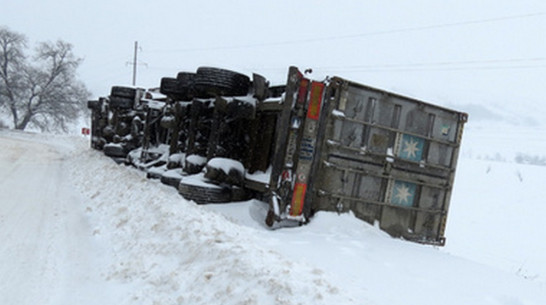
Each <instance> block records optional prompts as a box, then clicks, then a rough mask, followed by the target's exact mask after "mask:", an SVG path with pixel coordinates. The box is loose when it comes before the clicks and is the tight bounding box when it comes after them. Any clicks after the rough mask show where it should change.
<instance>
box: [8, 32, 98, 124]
mask: <svg viewBox="0 0 546 305" xmlns="http://www.w3.org/2000/svg"><path fill="white" fill-rule="evenodd" d="M25 48H26V39H25V37H24V36H23V35H21V34H18V33H14V32H11V31H9V30H8V29H5V28H0V69H1V71H0V107H3V108H4V109H8V110H9V113H10V115H11V117H12V120H13V126H14V128H15V129H20V130H24V129H25V128H27V127H28V126H33V127H37V128H40V129H41V130H52V129H54V130H57V129H61V130H64V131H66V130H67V124H68V123H69V122H71V121H74V120H75V119H77V118H78V117H79V115H80V114H81V113H82V111H85V109H86V107H85V102H86V100H87V98H88V96H89V95H90V94H89V91H88V90H87V89H86V88H85V85H84V84H83V83H82V82H80V81H78V80H77V77H76V69H77V68H78V66H79V64H80V63H81V59H78V58H76V57H75V56H74V54H73V53H72V45H71V44H69V43H66V42H64V41H57V42H55V43H51V42H45V43H40V44H39V45H38V47H37V48H36V53H35V55H34V56H33V57H32V62H31V63H29V60H28V58H27V57H26V56H25V54H24V49H25Z"/></svg>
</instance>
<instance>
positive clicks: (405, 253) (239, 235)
mask: <svg viewBox="0 0 546 305" xmlns="http://www.w3.org/2000/svg"><path fill="white" fill-rule="evenodd" d="M471 130H472V129H471ZM468 135H469V141H468V143H472V142H473V141H475V140H476V138H475V137H474V136H473V133H472V132H469V134H468ZM87 140H88V139H87V138H82V137H60V136H50V135H42V134H26V133H15V132H7V131H0V168H1V170H0V240H2V243H1V246H0V304H79V305H87V304H89V305H91V304H385V305H386V304H388V305H393V304H457V305H460V304H499V305H510V304H525V305H531V304H537V305H539V304H546V246H545V243H544V242H543V234H542V232H541V228H542V227H543V223H544V219H545V216H546V205H544V199H543V198H545V197H546V189H545V188H544V184H543V177H544V176H545V175H546V167H544V166H532V165H522V164H516V163H514V162H509V161H506V162H498V161H494V160H489V159H485V158H483V157H480V158H478V157H477V155H478V154H480V155H482V152H479V151H477V149H476V148H474V150H473V152H472V154H470V153H469V151H468V150H469V149H470V147H467V146H465V147H464V149H463V153H462V154H461V159H460V162H459V169H458V173H457V177H456V184H455V189H454V194H453V198H452V201H451V208H450V215H449V217H448V225H447V233H446V236H447V238H448V239H447V246H446V247H445V248H435V247H431V246H423V245H419V244H414V243H410V242H406V241H402V240H398V239H393V238H391V237H389V236H388V235H386V234H385V233H383V232H381V231H380V230H379V229H377V228H376V227H374V226H371V225H369V224H367V223H364V222H362V221H360V220H358V219H356V218H355V217H354V216H352V215H350V214H343V215H337V214H335V213H326V212H320V213H318V214H317V215H315V217H314V218H313V219H312V221H311V222H310V223H309V224H308V225H306V226H301V227H296V228H285V229H278V230H274V231H271V230H268V229H266V228H265V226H264V224H263V222H264V218H265V213H266V209H267V207H266V205H265V204H264V203H262V202H260V201H256V200H251V201H248V202H243V203H233V204H227V205H226V204H224V205H203V206H198V205H195V204H194V203H192V202H188V201H186V200H184V199H183V198H181V197H180V195H179V194H178V193H177V190H176V189H175V188H172V187H168V186H165V185H163V184H161V183H159V182H158V181H157V180H148V179H146V178H145V173H143V172H141V171H138V170H136V169H134V168H131V167H127V166H124V165H117V164H116V163H115V162H113V161H112V160H110V159H108V158H107V157H105V156H104V155H103V154H102V153H100V152H97V151H94V150H91V149H89V148H88V147H89V144H88V142H87ZM519 140H520V141H524V142H525V140H526V138H525V137H524V136H522V138H520V139H519ZM499 151H500V153H501V154H502V153H503V151H502V150H499ZM507 158H508V157H507Z"/></svg>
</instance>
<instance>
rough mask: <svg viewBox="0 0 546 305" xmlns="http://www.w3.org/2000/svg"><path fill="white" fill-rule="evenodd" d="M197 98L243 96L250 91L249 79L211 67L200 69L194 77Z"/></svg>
mask: <svg viewBox="0 0 546 305" xmlns="http://www.w3.org/2000/svg"><path fill="white" fill-rule="evenodd" d="M194 87H195V90H196V94H197V95H198V97H202V98H207V97H215V96H244V95H247V94H248V92H249V89H250V78H249V77H248V76H246V75H244V74H241V73H237V72H233V71H229V70H224V69H218V68H211V67H200V68H199V69H197V74H196V75H195V85H194Z"/></svg>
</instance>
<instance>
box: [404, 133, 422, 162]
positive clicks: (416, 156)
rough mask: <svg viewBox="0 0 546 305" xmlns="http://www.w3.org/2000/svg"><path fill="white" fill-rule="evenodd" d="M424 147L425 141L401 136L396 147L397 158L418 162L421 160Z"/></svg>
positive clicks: (405, 135)
mask: <svg viewBox="0 0 546 305" xmlns="http://www.w3.org/2000/svg"><path fill="white" fill-rule="evenodd" d="M424 147H425V139H422V138H419V137H415V136H410V135H407V134H402V139H401V142H400V146H399V147H398V157H400V158H402V159H406V160H410V161H417V162H419V161H421V160H422V159H423V148H424Z"/></svg>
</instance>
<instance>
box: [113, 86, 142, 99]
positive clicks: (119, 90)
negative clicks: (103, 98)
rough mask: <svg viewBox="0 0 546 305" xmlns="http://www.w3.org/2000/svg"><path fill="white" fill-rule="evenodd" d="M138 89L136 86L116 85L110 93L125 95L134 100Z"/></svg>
mask: <svg viewBox="0 0 546 305" xmlns="http://www.w3.org/2000/svg"><path fill="white" fill-rule="evenodd" d="M136 91H137V90H136V88H130V87H121V86H114V87H112V90H111V91H110V95H111V96H119V97H125V98H128V99H132V100H134V99H135V96H136Z"/></svg>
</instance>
